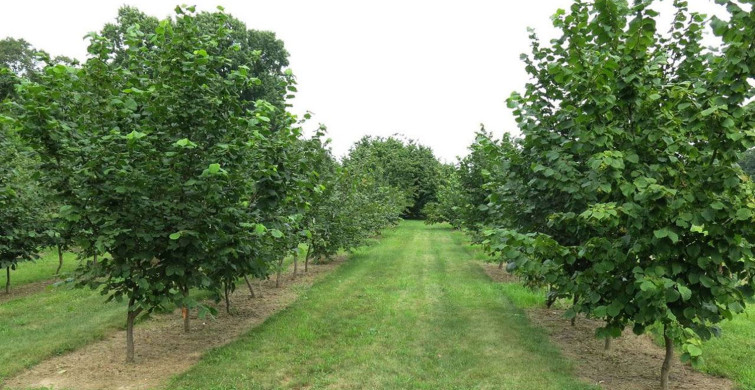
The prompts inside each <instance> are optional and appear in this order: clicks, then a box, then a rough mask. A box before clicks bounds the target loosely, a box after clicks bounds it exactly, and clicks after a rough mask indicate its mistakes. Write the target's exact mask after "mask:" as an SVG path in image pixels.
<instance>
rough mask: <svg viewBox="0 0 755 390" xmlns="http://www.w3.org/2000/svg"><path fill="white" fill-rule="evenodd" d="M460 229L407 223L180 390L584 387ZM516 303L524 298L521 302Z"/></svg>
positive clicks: (205, 362)
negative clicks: (485, 269)
mask: <svg viewBox="0 0 755 390" xmlns="http://www.w3.org/2000/svg"><path fill="white" fill-rule="evenodd" d="M476 256H478V254H477V253H476V252H475V251H474V250H472V249H470V248H469V247H468V246H466V245H464V244H463V238H462V236H461V235H460V233H458V232H452V231H451V230H450V229H448V228H445V227H442V226H432V227H428V226H425V225H423V224H422V223H420V222H411V221H409V222H404V223H403V224H402V225H401V226H400V227H399V228H398V229H396V230H394V231H390V232H387V233H386V234H384V237H383V239H382V240H381V242H380V243H379V244H377V245H375V246H372V247H369V248H366V249H364V250H361V251H359V252H358V253H357V254H355V255H353V256H352V257H351V258H350V260H349V261H348V262H347V263H346V264H344V265H343V266H341V267H340V268H339V269H337V270H336V271H335V272H334V273H333V274H331V275H329V276H327V277H326V278H325V279H324V280H323V281H321V282H320V283H318V284H316V285H315V286H314V287H312V288H311V289H310V290H309V291H307V292H305V293H304V294H303V295H302V296H301V297H300V298H299V299H298V300H297V301H296V302H295V303H294V304H293V305H292V306H291V307H289V308H288V309H286V310H284V311H282V312H279V313H278V314H277V315H274V316H273V317H271V318H269V319H268V320H267V321H266V322H265V323H263V324H262V325H260V326H259V327H257V328H255V329H253V330H252V331H251V332H249V333H248V334H246V335H245V336H243V337H241V338H240V339H239V340H237V341H236V342H234V343H231V344H229V345H227V346H225V347H221V348H218V349H215V350H213V351H211V352H210V353H208V354H207V355H206V356H205V357H204V358H203V359H202V361H201V362H200V363H199V364H198V365H196V366H195V367H194V368H192V369H191V370H190V371H189V372H187V373H185V374H183V375H181V376H179V377H178V378H176V379H175V380H174V381H173V382H172V383H170V385H169V386H167V387H168V388H170V389H268V388H284V389H285V388H313V389H318V388H344V389H357V388H374V389H470V388H476V389H581V388H589V386H587V385H584V384H582V383H580V382H579V381H577V380H576V379H575V378H574V377H573V374H572V368H571V366H570V364H569V363H568V362H567V361H565V360H564V358H562V357H561V356H560V354H559V352H558V351H557V349H556V348H555V347H554V346H553V345H551V344H550V343H549V342H548V341H547V336H545V334H544V333H543V332H542V331H541V330H539V329H537V328H534V327H532V326H530V324H529V322H528V320H527V318H526V316H525V314H524V312H523V311H522V310H521V309H520V308H518V307H517V306H516V305H515V304H514V303H512V298H513V299H514V300H516V301H517V302H528V301H532V300H533V299H534V298H533V296H534V295H535V294H533V293H532V292H529V294H530V296H527V295H526V292H525V291H523V290H522V291H520V290H517V288H515V287H510V286H505V285H501V284H498V283H493V282H491V281H490V279H489V278H488V277H487V276H486V275H485V273H484V272H483V271H482V269H481V268H480V267H479V265H478V263H477V262H475V261H472V259H473V258H475V257H476ZM509 297H512V298H509Z"/></svg>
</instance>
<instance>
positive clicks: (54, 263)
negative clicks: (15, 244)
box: [0, 249, 79, 294]
mask: <svg viewBox="0 0 755 390" xmlns="http://www.w3.org/2000/svg"><path fill="white" fill-rule="evenodd" d="M78 265H79V260H78V259H77V258H76V254H74V253H70V252H66V253H63V267H61V269H60V275H59V276H60V277H66V276H67V275H69V274H70V273H71V272H73V271H74V270H75V269H76V267H77V266H78ZM57 268H58V251H57V250H56V249H46V250H45V251H44V252H42V253H41V254H40V256H39V259H37V260H35V261H33V262H28V261H27V262H21V263H19V265H18V269H16V270H14V271H11V272H10V283H11V285H10V289H11V291H13V289H14V288H15V287H20V286H23V285H25V284H28V283H34V282H40V281H44V280H51V279H54V278H55V277H56V276H55V270H56V269H57ZM0 271H2V272H0V286H2V287H4V286H5V269H2V270H0ZM0 294H1V292H0Z"/></svg>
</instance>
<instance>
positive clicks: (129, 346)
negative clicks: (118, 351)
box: [126, 298, 141, 363]
mask: <svg viewBox="0 0 755 390" xmlns="http://www.w3.org/2000/svg"><path fill="white" fill-rule="evenodd" d="M133 305H134V299H133V298H131V300H130V301H129V303H128V307H129V310H128V314H127V315H126V363H133V362H134V320H135V319H136V316H138V315H139V312H141V309H137V310H131V307H132V306H133Z"/></svg>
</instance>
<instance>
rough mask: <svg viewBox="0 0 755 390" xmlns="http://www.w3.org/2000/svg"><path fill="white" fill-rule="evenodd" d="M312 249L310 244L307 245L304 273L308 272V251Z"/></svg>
mask: <svg viewBox="0 0 755 390" xmlns="http://www.w3.org/2000/svg"><path fill="white" fill-rule="evenodd" d="M310 249H312V242H311V241H310V243H309V245H307V253H305V254H304V272H307V271H309V250H310Z"/></svg>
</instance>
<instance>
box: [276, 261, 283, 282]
mask: <svg viewBox="0 0 755 390" xmlns="http://www.w3.org/2000/svg"><path fill="white" fill-rule="evenodd" d="M283 260H284V258H283V257H282V258H281V259H280V260H278V271H277V272H276V273H275V287H276V288H277V287H280V286H281V271H282V270H283Z"/></svg>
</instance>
